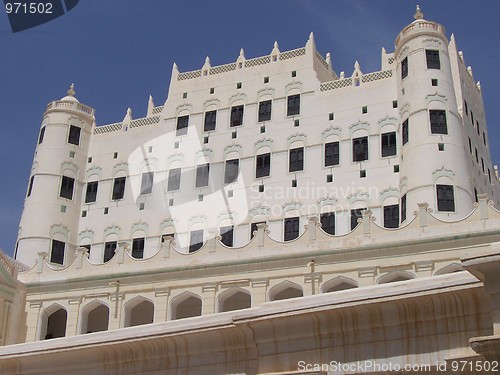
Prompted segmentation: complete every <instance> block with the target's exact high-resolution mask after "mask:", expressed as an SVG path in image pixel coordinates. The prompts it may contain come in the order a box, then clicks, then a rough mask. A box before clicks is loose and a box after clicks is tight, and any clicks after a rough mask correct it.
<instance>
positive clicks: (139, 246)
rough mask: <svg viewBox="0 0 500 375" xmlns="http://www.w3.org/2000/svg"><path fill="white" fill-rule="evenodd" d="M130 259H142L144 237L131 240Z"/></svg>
mask: <svg viewBox="0 0 500 375" xmlns="http://www.w3.org/2000/svg"><path fill="white" fill-rule="evenodd" d="M132 257H133V258H135V259H142V258H144V237H142V238H134V239H133V240H132Z"/></svg>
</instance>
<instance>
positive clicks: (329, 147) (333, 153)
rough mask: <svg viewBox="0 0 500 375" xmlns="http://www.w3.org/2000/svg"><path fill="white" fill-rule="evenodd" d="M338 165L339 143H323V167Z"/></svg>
mask: <svg viewBox="0 0 500 375" xmlns="http://www.w3.org/2000/svg"><path fill="white" fill-rule="evenodd" d="M339 164H340V143H339V142H329V143H325V167H329V166H331V165H339Z"/></svg>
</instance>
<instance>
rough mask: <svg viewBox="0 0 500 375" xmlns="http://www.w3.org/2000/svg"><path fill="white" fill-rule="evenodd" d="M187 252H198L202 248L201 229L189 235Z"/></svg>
mask: <svg viewBox="0 0 500 375" xmlns="http://www.w3.org/2000/svg"><path fill="white" fill-rule="evenodd" d="M189 237H190V239H189V252H190V253H192V252H194V251H196V250H199V249H200V248H201V247H202V246H203V229H200V230H193V231H191V233H190V236H189Z"/></svg>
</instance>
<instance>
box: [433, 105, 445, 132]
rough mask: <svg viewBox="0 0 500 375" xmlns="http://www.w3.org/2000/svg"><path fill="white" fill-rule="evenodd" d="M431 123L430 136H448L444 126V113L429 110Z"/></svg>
mask: <svg viewBox="0 0 500 375" xmlns="http://www.w3.org/2000/svg"><path fill="white" fill-rule="evenodd" d="M429 117H430V121H431V133H432V134H448V126H447V124H446V111H443V110H438V109H431V110H429Z"/></svg>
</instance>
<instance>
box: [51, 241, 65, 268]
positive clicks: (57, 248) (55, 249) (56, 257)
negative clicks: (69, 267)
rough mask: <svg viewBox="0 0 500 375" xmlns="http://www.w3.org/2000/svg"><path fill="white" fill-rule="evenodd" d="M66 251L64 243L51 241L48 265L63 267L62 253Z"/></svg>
mask: <svg viewBox="0 0 500 375" xmlns="http://www.w3.org/2000/svg"><path fill="white" fill-rule="evenodd" d="M65 250H66V242H63V241H59V240H56V239H54V238H53V239H52V243H51V246H50V263H56V264H60V265H61V266H62V265H64V255H65V254H64V253H65Z"/></svg>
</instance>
